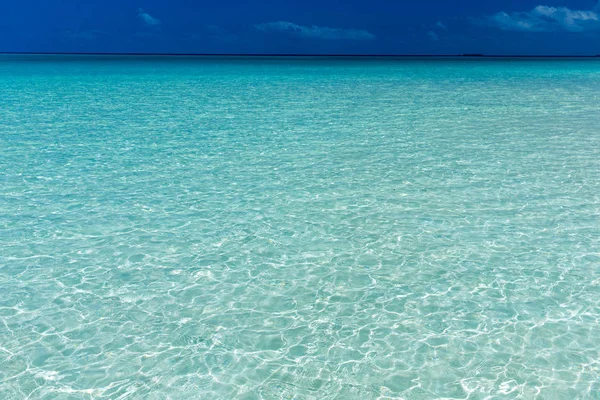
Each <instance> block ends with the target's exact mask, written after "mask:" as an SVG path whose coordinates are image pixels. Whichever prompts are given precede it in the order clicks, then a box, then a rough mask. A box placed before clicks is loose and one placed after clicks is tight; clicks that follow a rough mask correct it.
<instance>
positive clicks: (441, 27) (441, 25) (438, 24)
mask: <svg viewBox="0 0 600 400" xmlns="http://www.w3.org/2000/svg"><path fill="white" fill-rule="evenodd" d="M435 26H436V27H437V28H440V29H443V30H447V29H448V28H446V25H444V24H442V22H441V21H438V22H437V24H435Z"/></svg>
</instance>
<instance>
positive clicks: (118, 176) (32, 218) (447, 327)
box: [0, 57, 600, 400]
mask: <svg viewBox="0 0 600 400" xmlns="http://www.w3.org/2000/svg"><path fill="white" fill-rule="evenodd" d="M0 88H1V90H0V237H1V239H0V398H2V399H24V398H30V399H38V398H39V399H92V398H93V399H96V398H98V399H104V398H106V399H166V398H171V399H345V400H349V399H376V398H380V399H388V398H389V399H392V398H399V399H400V398H401V399H433V398H453V399H464V398H469V399H483V398H491V399H500V398H502V399H504V398H525V399H530V398H540V399H541V398H543V399H580V398H599V397H600V62H598V61H593V60H589V61H585V60H537V61H533V60H485V59H481V60H474V61H467V60H462V61H461V60H452V59H446V60H425V59H421V60H419V59H413V60H406V59H398V60H394V59H392V60H386V59H381V60H360V61H354V60H350V59H340V60H324V59H311V60H300V59H283V60H282V59H255V60H249V59H219V58H217V59H185V58H184V59H175V58H173V59H168V58H166V59H160V58H127V59H118V58H68V57H67V58H43V57H41V58H40V57H38V58H35V59H34V58H14V57H12V58H11V57H4V58H1V59H0Z"/></svg>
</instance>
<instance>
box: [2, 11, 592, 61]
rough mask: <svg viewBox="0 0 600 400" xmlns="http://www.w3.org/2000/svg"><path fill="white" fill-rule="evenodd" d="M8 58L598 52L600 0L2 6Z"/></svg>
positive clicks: (558, 53) (5, 46) (4, 46)
mask: <svg viewBox="0 0 600 400" xmlns="http://www.w3.org/2000/svg"><path fill="white" fill-rule="evenodd" d="M0 52H75V53H78V52H100V53H203V54H207V53H210V54H233V53H235V54H465V53H483V54H490V55H499V54H516V55H543V54H552V55H573V54H578V55H596V54H600V0H411V1H404V0H303V1H296V0H287V1H286V0H278V1H276V0H255V1H253V0H218V1H214V0H212V1H207V0H170V1H165V0H161V1H159V0H102V1H99V0H54V1H48V0H19V1H16V0H0Z"/></svg>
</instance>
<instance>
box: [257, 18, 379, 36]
mask: <svg viewBox="0 0 600 400" xmlns="http://www.w3.org/2000/svg"><path fill="white" fill-rule="evenodd" d="M254 28H255V29H257V30H259V31H261V32H267V33H268V32H276V33H283V34H287V35H290V36H297V37H303V38H309V39H322V40H374V39H375V35H373V34H372V33H370V32H368V31H365V30H362V29H340V28H329V27H326V26H316V25H312V26H302V25H297V24H294V23H292V22H285V21H278V22H268V23H265V24H258V25H254Z"/></svg>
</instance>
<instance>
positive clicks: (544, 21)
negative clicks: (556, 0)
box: [476, 2, 600, 32]
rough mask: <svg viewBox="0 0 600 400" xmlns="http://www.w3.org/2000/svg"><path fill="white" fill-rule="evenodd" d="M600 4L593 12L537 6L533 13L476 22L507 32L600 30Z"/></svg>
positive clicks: (501, 13) (506, 15) (498, 15)
mask: <svg viewBox="0 0 600 400" xmlns="http://www.w3.org/2000/svg"><path fill="white" fill-rule="evenodd" d="M599 12H600V2H598V4H597V5H596V6H595V7H594V8H593V9H591V10H571V9H570V8H567V7H549V6H543V5H540V6H537V7H535V8H534V9H533V10H531V11H517V12H510V13H508V12H504V11H501V12H499V13H496V14H494V15H491V16H488V17H485V18H483V20H479V21H476V22H478V23H483V24H484V25H488V26H493V27H495V28H498V29H501V30H505V31H528V32H552V31H567V32H583V31H590V30H597V29H600V15H599Z"/></svg>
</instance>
